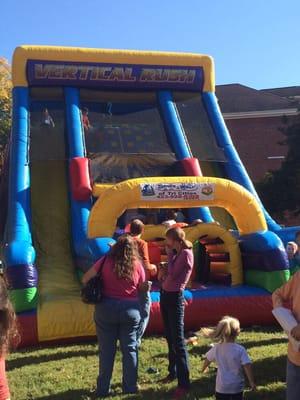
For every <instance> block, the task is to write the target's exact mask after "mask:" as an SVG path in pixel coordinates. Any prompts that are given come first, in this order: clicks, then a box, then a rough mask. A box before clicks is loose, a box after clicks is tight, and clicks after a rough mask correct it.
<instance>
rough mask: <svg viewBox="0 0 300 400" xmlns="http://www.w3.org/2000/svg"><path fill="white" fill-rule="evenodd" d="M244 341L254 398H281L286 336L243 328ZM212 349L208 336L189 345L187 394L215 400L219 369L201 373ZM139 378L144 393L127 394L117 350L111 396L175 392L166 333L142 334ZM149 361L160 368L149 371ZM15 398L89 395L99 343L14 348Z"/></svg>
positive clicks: (85, 398) (10, 364)
mask: <svg viewBox="0 0 300 400" xmlns="http://www.w3.org/2000/svg"><path fill="white" fill-rule="evenodd" d="M239 342H240V343H241V344H242V345H244V346H245V347H246V348H247V350H248V352H249V354H250V357H251V358H252V360H253V362H254V374H255V377H256V382H257V386H258V391H257V392H255V393H252V392H250V391H249V390H247V393H246V398H247V399H249V400H270V399H272V400H282V399H283V398H284V390H285V383H284V382H285V364H286V352H287V339H286V336H285V335H284V334H283V333H282V332H281V331H279V330H275V329H272V328H264V329H251V330H247V331H243V332H242V334H241V336H240V338H239ZM208 349H209V342H208V341H207V340H204V339H199V343H198V345H196V346H189V355H190V366H191V378H192V388H191V393H190V394H189V395H188V396H187V397H186V399H187V400H200V399H201V400H212V399H214V396H213V394H214V387H215V376H216V369H215V366H212V367H211V368H210V369H209V372H208V373H207V374H201V373H200V369H201V365H202V357H203V355H204V354H205V353H206V352H207V351H208ZM139 361H140V365H139V384H140V385H141V393H140V394H138V395H131V396H122V394H121V380H122V378H121V376H122V375H121V373H122V364H121V356H120V352H119V351H118V352H117V357H116V363H115V369H114V374H113V381H112V390H113V392H114V393H115V396H114V397H110V399H115V400H121V399H124V400H125V399H132V400H139V399H144V400H161V399H168V398H170V394H171V393H172V391H173V390H174V389H175V387H176V383H175V382H174V383H172V384H168V385H166V384H162V383H161V382H160V380H161V379H162V378H164V377H165V376H166V375H167V373H168V371H167V365H168V360H167V345H166V342H165V340H164V339H163V338H160V337H151V338H146V339H145V340H143V344H142V349H141V352H140V360H139ZM149 367H154V368H157V369H158V372H159V373H158V374H153V373H152V374H151V373H149V372H148V368H149ZM7 369H8V378H9V384H10V388H11V392H12V393H11V394H12V396H11V398H12V399H14V400H29V399H35V400H55V399H57V400H89V399H92V398H93V396H92V393H91V392H92V390H93V389H94V388H95V383H96V378H97V373H98V347H97V345H96V344H95V343H93V344H81V345H68V346H60V347H50V348H39V349H33V350H32V349H31V350H23V351H20V352H16V353H13V354H11V355H10V356H9V359H8V360H7Z"/></svg>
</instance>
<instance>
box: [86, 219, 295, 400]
mask: <svg viewBox="0 0 300 400" xmlns="http://www.w3.org/2000/svg"><path fill="white" fill-rule="evenodd" d="M175 222H176V220H175ZM143 229H144V224H143V222H142V221H140V220H138V219H134V220H133V221H132V222H131V224H130V230H129V232H128V233H127V234H125V235H121V236H120V237H119V238H118V239H117V242H116V244H115V245H114V246H113V247H112V249H111V251H110V253H109V254H108V255H107V256H106V257H105V258H102V259H101V260H99V261H98V262H97V263H96V264H95V265H94V266H93V267H92V268H91V270H90V271H88V272H87V273H86V274H85V276H84V278H83V282H84V283H86V282H88V280H89V279H91V277H93V276H95V275H96V274H97V272H98V271H99V268H100V264H101V263H104V269H103V273H102V279H103V285H104V286H103V287H104V294H105V298H104V300H103V301H102V302H101V303H100V304H99V305H96V310H95V322H96V327H97V337H98V341H99V353H100V354H99V357H100V362H99V371H100V372H99V377H98V381H97V392H96V394H97V396H99V397H105V396H108V395H109V394H110V380H111V377H112V371H113V363H114V357H115V353H116V343H117V340H119V341H120V347H121V352H122V356H123V379H122V386H123V392H124V393H137V392H138V391H139V389H140V388H139V385H138V350H139V346H140V344H141V339H142V336H143V334H144V331H145V329H146V326H147V323H148V320H149V314H150V309H151V296H150V293H149V292H150V289H151V282H149V279H151V276H152V274H153V273H154V272H155V273H156V266H154V265H152V264H151V263H150V261H149V255H148V251H147V243H146V242H145V241H143V240H142V239H141V235H142V233H143ZM166 252H167V255H168V262H167V263H162V264H161V265H159V268H158V280H159V282H160V309H161V315H162V319H163V324H164V330H165V337H166V341H167V345H168V361H169V365H168V375H167V376H166V377H165V378H164V379H163V380H162V383H167V382H172V381H175V380H177V389H176V390H175V392H174V396H173V398H174V399H181V398H184V397H185V396H186V395H187V393H188V392H189V389H190V384H191V383H190V371H189V361H188V352H187V348H186V342H185V337H184V310H185V300H184V289H185V287H186V285H187V282H188V280H189V278H190V275H191V272H192V269H193V264H194V255H193V250H192V244H191V243H190V242H188V241H187V240H186V239H185V232H184V230H183V229H182V228H180V227H178V226H175V227H171V228H169V229H168V230H167V233H166ZM288 301H292V302H293V304H292V306H293V311H294V313H295V317H296V318H297V319H298V321H300V308H299V307H300V272H299V273H296V274H295V275H294V276H293V278H292V279H291V280H290V281H289V282H288V283H287V284H286V285H284V286H283V287H282V288H280V289H278V290H277V291H275V292H274V294H273V304H274V307H277V306H278V305H282V304H283V303H285V302H288ZM239 333H240V323H239V321H238V320H237V319H235V318H233V317H230V316H225V317H224V318H222V320H221V321H220V322H219V324H218V325H217V327H216V328H215V329H203V330H202V334H203V336H205V337H209V338H210V339H212V340H213V341H214V342H215V345H213V346H212V348H211V349H210V350H209V351H208V352H207V353H206V354H205V356H204V358H205V361H204V365H203V368H202V371H203V372H205V371H206V370H207V368H208V366H209V365H210V363H212V362H214V363H216V364H217V366H218V372H217V378H216V392H215V396H216V399H219V400H222V399H229V400H230V399H232V400H240V399H243V398H244V397H243V396H244V395H243V392H244V386H245V380H244V375H246V377H247V378H248V381H249V385H250V387H251V389H252V390H256V384H255V380H254V375H253V372H252V363H251V360H250V358H249V356H248V354H247V351H246V349H245V348H244V347H243V346H241V345H239V344H238V343H236V340H237V338H238V335H239ZM291 335H292V336H293V337H294V338H296V339H300V325H299V326H297V327H296V328H294V329H293V331H292V332H291ZM299 354H300V353H296V354H295V350H294V349H293V348H292V347H291V346H289V350H288V367H287V399H288V400H296V399H299V398H300V356H299Z"/></svg>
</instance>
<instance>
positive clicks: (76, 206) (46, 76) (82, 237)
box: [4, 46, 296, 344]
mask: <svg viewBox="0 0 300 400" xmlns="http://www.w3.org/2000/svg"><path fill="white" fill-rule="evenodd" d="M12 78H13V123H12V136H11V141H10V149H9V151H10V159H9V179H8V181H9V188H8V214H7V220H6V228H5V243H6V244H5V250H4V258H5V267H6V273H7V276H8V279H9V282H10V285H11V297H12V300H13V302H14V306H15V308H16V311H17V313H18V316H19V321H20V325H21V328H22V333H23V344H35V343H41V342H48V341H64V340H70V339H79V338H88V337H92V336H94V335H95V331H94V323H93V306H89V305H86V304H83V303H82V302H81V298H80V286H81V284H80V276H81V274H82V272H83V271H85V270H86V269H87V268H88V267H90V266H91V265H92V264H93V263H94V262H95V261H96V260H97V259H98V258H99V257H101V256H102V255H104V254H105V253H107V251H108V250H109V248H110V244H111V243H112V242H113V240H114V239H113V238H115V232H116V231H117V230H118V229H120V224H121V223H120V221H121V219H122V218H123V217H124V213H125V212H127V213H128V211H126V210H132V209H138V210H139V212H141V213H142V212H145V213H146V214H147V212H148V213H150V214H151V213H152V214H154V215H156V214H155V213H157V212H158V210H160V211H159V212H163V211H164V210H166V209H181V210H182V212H183V213H184V214H185V215H186V219H187V221H188V222H192V221H195V220H202V221H203V222H202V223H197V224H195V225H194V224H191V225H188V226H187V227H186V228H185V229H186V234H187V238H188V239H189V240H191V241H192V242H193V243H194V251H195V266H194V272H193V279H192V280H191V282H190V284H189V288H188V289H187V290H186V291H185V296H186V300H187V309H186V327H187V328H188V329H197V328H199V327H200V326H201V325H203V324H211V323H215V322H216V320H218V319H219V318H220V317H221V316H222V315H223V314H232V315H234V316H236V317H238V318H240V320H241V322H242V324H244V325H247V324H248V325H249V324H269V323H272V322H273V319H272V316H271V312H270V311H271V300H270V292H272V291H273V290H274V289H275V288H277V287H278V286H280V285H281V284H283V283H284V282H286V281H287V280H288V279H289V276H290V273H291V271H290V269H289V263H288V259H287V255H286V252H285V250H284V244H285V243H286V242H287V241H288V240H293V239H294V235H295V229H296V228H289V229H282V228H281V227H280V226H279V225H278V224H277V223H276V222H275V221H274V220H272V218H271V217H270V216H269V215H268V213H267V212H266V210H265V209H264V208H263V205H262V204H261V202H260V200H259V198H258V196H257V194H256V192H255V189H254V186H253V184H252V182H251V180H250V179H249V176H248V175H247V172H246V171H245V168H244V166H243V164H242V162H241V160H240V158H239V156H238V154H237V151H236V149H235V147H234V145H233V143H232V141H231V138H230V134H229V132H228V130H227V128H226V125H225V123H224V120H223V118H222V114H221V112H220V109H219V106H218V102H217V99H216V96H215V93H214V92H215V81H214V79H215V78H214V64H213V60H212V58H211V57H209V56H206V55H201V54H187V53H164V52H143V51H125V50H103V49H83V48H68V47H45V46H22V47H18V48H17V49H16V51H15V53H14V58H13V65H12ZM122 215H123V217H122V218H121V219H120V217H121V216H122ZM125 215H126V214H125ZM198 222H199V221H198ZM165 231H166V228H165V226H164V225H160V224H156V225H154V224H152V225H150V224H148V225H146V229H145V232H144V238H145V240H147V241H148V242H149V249H150V256H151V261H152V262H156V263H159V262H160V261H161V260H164V257H165V255H164V254H163V251H162V249H163V247H164V246H163V243H164V237H165ZM204 267H205V269H206V274H203V269H204ZM204 275H206V278H205V279H204V278H203V277H204ZM152 300H153V305H152V311H151V321H150V325H149V332H153V333H161V332H162V324H161V318H160V312H159V288H158V285H156V284H155V283H154V285H153V291H152Z"/></svg>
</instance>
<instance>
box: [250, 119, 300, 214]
mask: <svg viewBox="0 0 300 400" xmlns="http://www.w3.org/2000/svg"><path fill="white" fill-rule="evenodd" d="M282 133H283V135H284V136H285V139H284V140H283V141H282V142H280V144H281V145H282V146H287V156H286V158H285V160H284V161H283V163H282V165H281V168H280V169H279V170H277V171H271V172H270V173H268V174H267V175H266V177H265V178H264V179H263V181H262V182H260V183H259V184H258V187H257V189H258V191H259V193H260V195H261V198H262V201H263V203H264V204H265V206H266V207H267V209H268V210H270V212H271V214H272V213H273V214H274V215H276V216H279V217H282V216H283V215H284V213H285V212H286V211H288V212H290V213H292V214H293V215H294V216H298V215H300V150H299V149H300V116H298V117H297V118H296V120H294V121H293V122H292V124H288V123H287V121H286V127H285V128H284V129H282Z"/></svg>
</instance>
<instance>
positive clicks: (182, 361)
mask: <svg viewBox="0 0 300 400" xmlns="http://www.w3.org/2000/svg"><path fill="white" fill-rule="evenodd" d="M166 238H167V251H168V268H167V270H165V273H160V278H161V279H160V280H161V282H162V289H161V295H160V310H161V314H162V318H163V322H164V327H165V335H166V339H167V342H168V348H169V375H168V377H167V378H166V382H167V381H172V380H174V379H176V378H177V380H178V388H177V390H176V392H175V394H174V398H175V399H179V398H182V397H184V396H185V395H186V393H187V391H188V389H189V386H190V378H189V366H188V354H187V350H186V345H185V340H184V295H183V291H184V289H185V287H186V284H187V282H188V280H189V278H190V276H191V273H192V269H193V265H194V255H193V246H192V243H190V242H188V241H187V240H185V232H184V231H183V230H182V229H181V228H178V227H177V228H171V229H169V230H168V231H167V234H166Z"/></svg>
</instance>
